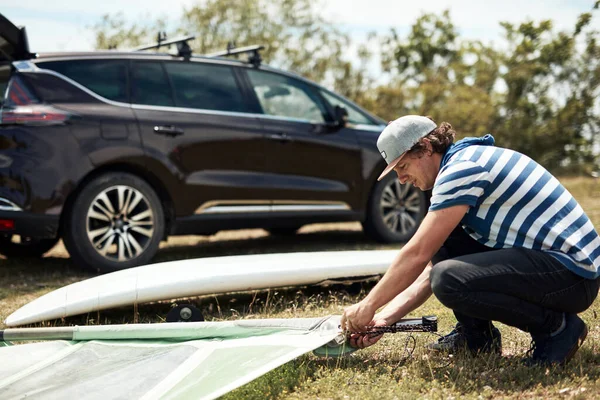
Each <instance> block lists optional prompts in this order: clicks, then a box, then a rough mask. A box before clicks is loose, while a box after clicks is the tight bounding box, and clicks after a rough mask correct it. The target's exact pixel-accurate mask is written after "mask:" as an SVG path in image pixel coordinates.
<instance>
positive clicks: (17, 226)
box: [0, 210, 60, 239]
mask: <svg viewBox="0 0 600 400" xmlns="http://www.w3.org/2000/svg"><path fill="white" fill-rule="evenodd" d="M0 219H8V220H12V221H14V229H10V230H2V231H0V234H9V235H10V234H12V235H22V236H27V237H32V238H40V239H42V238H55V237H56V236H58V226H59V222H60V217H59V216H58V215H45V214H33V213H30V212H26V211H1V210H0Z"/></svg>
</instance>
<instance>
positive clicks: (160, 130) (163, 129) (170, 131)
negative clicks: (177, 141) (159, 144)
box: [154, 125, 184, 137]
mask: <svg viewBox="0 0 600 400" xmlns="http://www.w3.org/2000/svg"><path fill="white" fill-rule="evenodd" d="M154 133H156V134H159V135H166V136H172V137H175V136H179V135H183V133H184V132H183V129H181V128H178V127H176V126H173V125H159V126H155V127H154Z"/></svg>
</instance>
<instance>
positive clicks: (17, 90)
mask: <svg viewBox="0 0 600 400" xmlns="http://www.w3.org/2000/svg"><path fill="white" fill-rule="evenodd" d="M69 115H70V114H69V113H67V112H65V111H62V110H59V109H57V108H55V107H52V106H50V105H48V104H43V103H42V102H41V101H40V100H39V99H38V98H37V96H35V94H34V93H33V92H32V90H30V89H29V88H28V87H27V84H26V83H25V82H24V81H23V79H22V78H21V77H20V76H19V75H15V76H13V77H12V79H11V80H10V82H9V84H8V90H7V91H6V98H5V99H4V104H3V106H2V111H1V112H0V123H1V124H22V125H48V124H57V123H58V124H59V123H62V122H64V121H66V120H67V119H68V118H69Z"/></svg>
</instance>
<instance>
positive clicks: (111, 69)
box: [38, 60, 128, 102]
mask: <svg viewBox="0 0 600 400" xmlns="http://www.w3.org/2000/svg"><path fill="white" fill-rule="evenodd" d="M38 65H39V67H40V68H46V69H51V70H53V71H56V72H58V73H60V74H63V75H65V76H66V77H68V78H71V79H73V80H74V81H75V82H77V83H79V84H81V85H83V86H85V87H86V88H88V89H90V90H91V91H92V92H94V93H97V94H99V95H100V96H102V97H105V98H107V99H109V100H114V101H122V102H127V101H128V100H127V64H126V63H125V61H123V60H69V61H48V62H43V63H39V64H38Z"/></svg>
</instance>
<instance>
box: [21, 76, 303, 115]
mask: <svg viewBox="0 0 600 400" xmlns="http://www.w3.org/2000/svg"><path fill="white" fill-rule="evenodd" d="M23 72H28V73H34V74H48V75H53V76H56V77H58V78H60V79H63V80H64V81H66V82H68V83H69V84H71V85H73V86H75V87H77V88H78V89H80V90H82V91H84V92H85V93H87V94H89V95H90V96H92V97H94V98H95V99H97V100H99V101H101V102H103V103H106V104H110V105H112V106H116V107H124V108H134V109H140V110H156V111H171V112H185V113H197V114H215V115H230V116H233V117H246V118H263V119H264V118H267V119H273V120H280V121H289V122H301V123H307V124H314V123H313V122H311V121H309V120H307V119H299V118H290V117H281V116H273V115H267V114H261V113H243V112H233V111H219V110H208V109H200V108H184V107H164V106H150V105H145V104H135V103H122V102H119V101H114V100H109V99H107V98H105V97H102V96H100V95H99V94H97V93H95V92H93V91H91V90H90V89H88V88H86V87H85V86H83V85H81V84H79V83H77V82H75V81H74V80H72V79H70V78H68V77H66V76H64V75H62V74H59V73H58V72H55V71H52V70H49V69H43V68H36V69H28V70H23Z"/></svg>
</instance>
